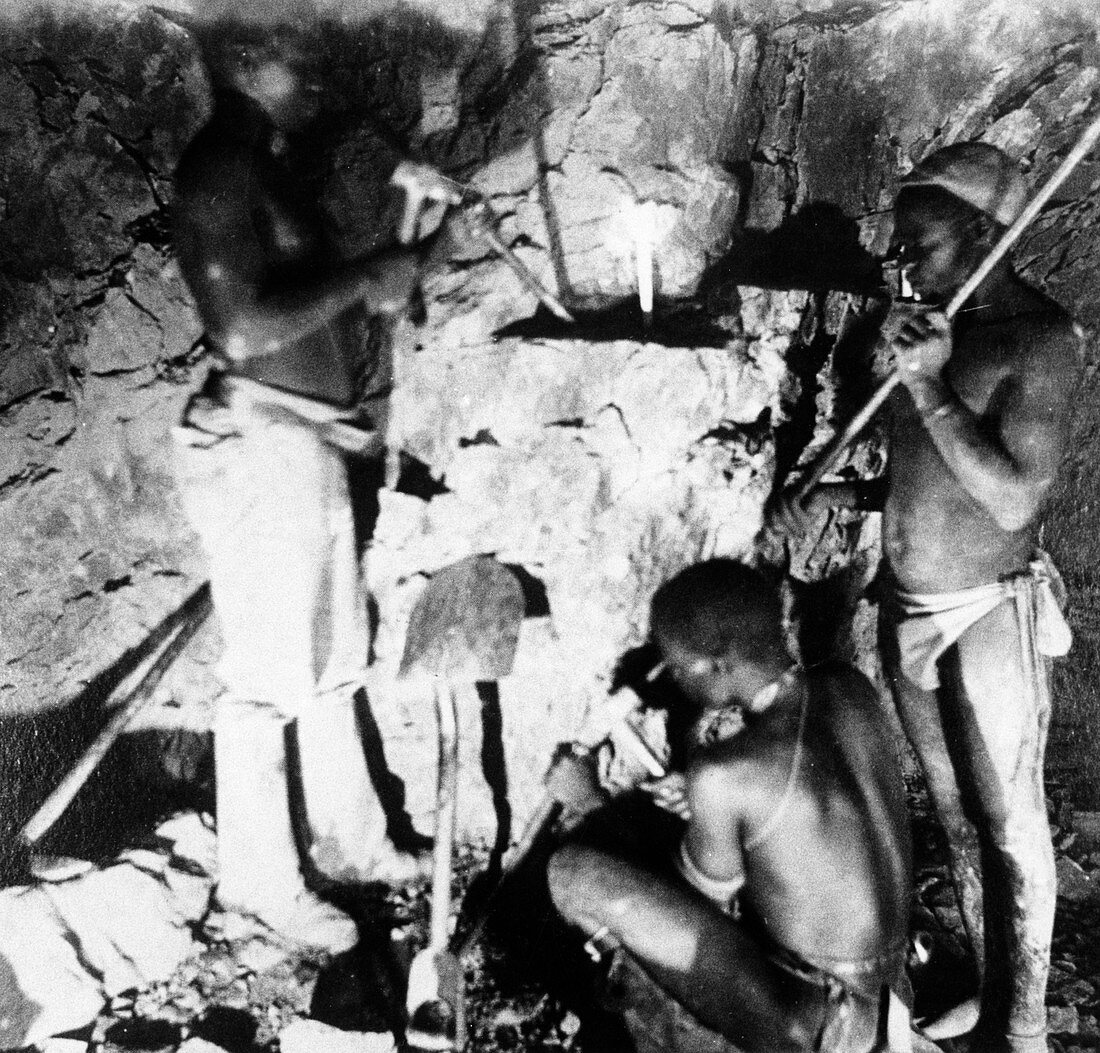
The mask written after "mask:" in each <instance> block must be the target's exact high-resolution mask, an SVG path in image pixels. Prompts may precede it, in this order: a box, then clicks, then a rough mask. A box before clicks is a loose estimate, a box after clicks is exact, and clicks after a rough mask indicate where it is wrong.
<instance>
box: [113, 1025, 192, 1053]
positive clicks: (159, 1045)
mask: <svg viewBox="0 0 1100 1053" xmlns="http://www.w3.org/2000/svg"><path fill="white" fill-rule="evenodd" d="M182 1040H183V1033H182V1029H181V1028H180V1025H179V1024H171V1023H169V1022H168V1021H167V1020H146V1019H143V1018H142V1017H133V1018H132V1019H130V1020H119V1021H116V1022H115V1023H113V1024H112V1025H111V1026H110V1027H109V1028H107V1033H106V1034H105V1035H104V1036H103V1043H102V1046H101V1048H102V1049H104V1050H112V1049H134V1050H141V1051H142V1053H157V1051H159V1050H169V1049H175V1048H176V1047H177V1046H178V1045H179V1044H180V1042H181V1041H182Z"/></svg>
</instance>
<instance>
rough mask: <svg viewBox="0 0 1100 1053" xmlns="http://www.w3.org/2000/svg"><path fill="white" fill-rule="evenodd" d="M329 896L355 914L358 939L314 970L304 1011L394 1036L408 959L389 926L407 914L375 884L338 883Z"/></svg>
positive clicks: (401, 1018) (401, 1015)
mask: <svg viewBox="0 0 1100 1053" xmlns="http://www.w3.org/2000/svg"><path fill="white" fill-rule="evenodd" d="M333 899H334V900H335V901H337V902H338V903H339V905H340V906H341V907H342V908H343V909H344V910H346V911H347V912H348V913H349V914H350V915H351V916H352V917H353V918H354V919H355V921H356V923H357V924H358V926H359V942H358V944H356V946H355V947H353V948H352V949H351V950H350V951H347V952H346V953H344V954H341V955H338V956H337V957H335V958H334V959H333V960H332V961H331V962H330V963H329V964H328V965H326V966H325V967H324V968H323V969H322V970H321V972H320V973H319V974H318V977H317V983H316V985H315V986H314V988H313V996H312V999H311V1001H310V1016H312V1017H313V1018H314V1019H315V1020H320V1021H321V1022H322V1023H325V1024H329V1025H330V1026H332V1027H338V1028H340V1029H341V1030H344V1031H391V1032H393V1034H394V1035H395V1036H396V1037H397V1038H398V1040H399V1041H400V1040H401V1038H402V1036H403V1033H404V1028H405V988H406V984H407V974H408V965H409V963H408V962H407V961H405V960H404V958H403V957H402V955H401V953H400V945H398V944H395V942H394V941H393V940H392V939H391V937H390V932H391V929H392V928H393V927H394V926H399V925H405V924H407V923H408V922H409V918H408V917H407V916H404V915H402V914H400V913H399V912H398V911H397V909H396V908H395V905H394V903H393V902H392V901H390V900H388V899H387V898H386V895H385V893H384V892H383V891H380V890H375V889H367V888H361V889H343V890H340V892H339V893H336V894H334V895H333ZM230 1053H235V1051H232V1050H231V1051H230Z"/></svg>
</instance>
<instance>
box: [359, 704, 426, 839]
mask: <svg viewBox="0 0 1100 1053" xmlns="http://www.w3.org/2000/svg"><path fill="white" fill-rule="evenodd" d="M355 716H356V719H357V721H358V723H359V734H360V736H361V738H362V741H363V754H364V756H365V757H366V761H367V771H368V772H369V773H370V777H371V782H372V783H373V784H374V789H375V791H376V792H377V793H378V799H379V800H380V801H381V803H382V810H383V811H384V812H385V813H386V829H387V832H388V833H389V836H390V840H391V841H393V843H394V844H395V845H396V846H397V847H398V848H399V849H404V850H406V851H417V850H419V849H423V848H427V847H429V846H430V845H431V838H430V837H426V836H425V835H424V834H421V833H419V832H418V831H417V829H416V828H415V827H414V826H413V822H412V818H411V816H410V815H409V813H408V811H407V810H406V808H405V799H406V794H405V783H404V780H403V779H402V778H401V777H400V776H399V775H397V774H396V773H395V772H394V771H393V770H392V769H391V768H390V766H389V763H388V761H387V760H386V747H385V743H384V742H383V741H382V732H381V731H380V730H379V728H378V723H377V721H376V720H375V719H374V713H373V712H372V711H371V707H370V699H369V698H368V697H367V692H366V690H364V689H362V688H360V689H359V690H358V691H357V692H356V693H355Z"/></svg>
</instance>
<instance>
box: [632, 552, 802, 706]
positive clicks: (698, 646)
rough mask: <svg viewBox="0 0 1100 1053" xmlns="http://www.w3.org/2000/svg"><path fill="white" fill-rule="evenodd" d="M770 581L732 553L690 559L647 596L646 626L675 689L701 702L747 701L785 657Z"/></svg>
mask: <svg viewBox="0 0 1100 1053" xmlns="http://www.w3.org/2000/svg"><path fill="white" fill-rule="evenodd" d="M781 621H782V606H781V604H780V601H779V595H778V592H777V591H776V589H775V587H774V586H773V585H771V584H770V583H769V582H768V581H767V580H766V579H765V578H764V577H763V575H761V574H759V573H758V572H757V571H755V570H753V569H751V568H750V567H746V566H744V565H743V564H741V563H737V562H735V561H734V560H731V559H712V560H707V561H706V562H704V563H696V564H695V565H694V566H691V567H688V568H687V569H686V570H683V571H681V572H680V573H679V574H677V575H676V576H675V577H674V578H671V579H670V580H669V581H667V582H665V583H664V584H663V585H662V586H661V587H660V588H659V589H658V590H657V592H656V594H655V595H654V597H653V603H652V611H651V617H650V628H651V631H652V633H653V636H654V637H655V639H656V641H657V643H658V645H659V646H660V648H661V651H662V654H663V655H664V658H665V662H666V663H667V665H668V668H669V671H670V672H671V673H672V675H673V677H674V678H675V679H676V682H677V684H678V685H679V686H680V688H681V690H682V691H683V692H684V694H685V695H687V697H688V698H690V699H691V700H692V701H694V702H697V703H698V704H700V705H703V706H710V707H714V706H721V705H725V704H726V703H728V702H730V701H734V700H742V701H747V700H748V698H749V697H751V695H752V693H753V692H754V691H755V690H756V689H757V688H758V687H759V686H761V685H760V681H761V679H764V680H765V681H766V680H767V679H768V678H769V677H770V676H771V675H772V674H773V673H774V671H775V670H777V669H778V670H781V669H783V668H784V667H785V666H786V664H787V663H788V662H789V661H790V658H789V656H788V654H787V651H786V647H785V645H784V643H783V634H782V628H781V624H780V623H781Z"/></svg>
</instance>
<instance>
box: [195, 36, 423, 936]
mask: <svg viewBox="0 0 1100 1053" xmlns="http://www.w3.org/2000/svg"><path fill="white" fill-rule="evenodd" d="M272 22H274V19H272V20H269V22H268V24H263V25H255V24H244V23H242V22H238V21H234V20H233V19H232V18H221V19H218V20H215V21H211V22H209V23H207V24H206V25H205V27H204V29H203V30H202V32H201V39H200V44H201V47H202V54H203V58H204V60H205V63H206V66H207V69H208V71H209V74H210V78H211V81H212V83H213V87H214V108H213V114H212V116H211V118H210V120H209V123H207V124H206V126H205V127H204V128H202V130H201V131H200V132H199V133H198V134H197V136H196V137H195V139H194V141H193V142H192V143H191V145H190V146H189V148H188V149H187V151H186V153H185V155H184V157H183V158H182V160H181V162H180V165H179V170H178V172H177V193H178V196H177V203H176V247H177V252H178V258H179V262H180V266H181V268H182V271H183V275H184V277H185V279H186V281H187V283H188V285H189V287H190V289H191V292H192V294H193V296H194V298H195V304H196V306H197V309H198V312H199V315H200V316H201V319H202V322H203V325H204V326H205V329H206V334H207V339H208V342H209V344H210V346H211V348H212V349H213V351H214V357H215V359H216V365H215V366H214V368H213V370H212V371H211V373H210V375H209V378H208V379H207V381H206V383H205V384H204V386H203V387H202V389H201V391H199V392H198V393H197V394H196V395H195V396H194V397H193V398H192V399H191V401H190V404H189V405H188V407H187V410H186V412H185V414H184V418H183V421H182V424H181V426H180V427H179V429H177V431H178V437H179V439H180V442H179V470H180V487H181V492H182V496H183V501H184V504H185V507H186V509H187V511H188V513H189V515H190V517H191V519H192V521H193V523H194V525H195V527H196V529H197V531H198V533H199V535H200V537H201V539H202V542H203V544H204V546H205V548H206V551H207V554H208V556H209V560H210V568H211V581H212V587H213V595H214V601H215V606H216V610H217V613H218V615H219V620H220V623H221V627H222V631H223V634H224V638H225V653H224V659H223V662H222V666H221V672H222V675H223V679H224V681H225V684H226V687H227V695H226V697H225V698H223V699H222V700H221V701H220V703H219V707H218V711H217V714H216V721H215V761H216V789H217V811H218V851H219V860H218V861H219V884H218V892H217V895H218V899H219V900H220V902H221V905H222V906H223V907H224V908H226V910H227V911H228V912H230V917H231V918H236V919H237V920H238V921H240V922H243V923H244V924H245V925H246V926H248V925H251V924H252V922H253V921H258V922H260V923H262V925H264V926H266V927H268V928H269V929H270V930H273V931H274V932H275V933H277V934H278V935H280V936H281V937H283V938H284V939H286V940H288V941H290V942H292V943H294V944H298V945H301V946H303V947H307V948H315V949H319V950H324V951H331V952H337V951H340V950H343V949H345V948H347V947H350V946H351V945H352V944H353V943H354V942H355V939H356V932H355V926H354V924H353V923H352V921H351V919H350V918H349V917H348V916H347V915H346V914H345V913H343V912H342V911H340V910H338V909H336V907H334V906H332V905H330V904H329V903H328V902H326V901H325V900H323V899H321V898H319V897H318V896H317V895H316V894H314V892H313V891H311V890H309V889H307V886H306V882H305V879H304V874H306V873H314V872H316V873H318V874H319V875H320V876H322V877H327V878H328V879H331V880H332V881H335V882H367V881H384V882H401V881H406V880H410V879H413V878H415V877H417V876H420V875H421V873H422V871H423V869H424V864H425V863H426V860H424V859H422V858H420V857H419V856H417V855H413V854H408V853H405V852H401V851H397V850H396V849H395V847H394V845H393V844H392V843H391V842H390V841H389V839H388V836H387V830H386V818H385V815H384V812H383V809H382V806H381V803H380V801H379V798H378V795H377V793H376V791H375V788H374V786H373V785H372V783H371V780H370V777H369V774H368V771H367V768H366V765H365V763H364V753H363V747H362V741H361V737H360V734H359V728H358V725H357V715H356V699H357V695H358V696H359V697H360V698H361V697H362V695H361V689H362V684H363V677H364V671H365V666H366V662H367V653H368V631H367V624H366V607H365V603H364V600H365V597H364V595H363V594H362V592H361V584H360V572H359V564H358V560H357V554H356V542H355V537H354V532H353V519H352V507H351V504H350V500H349V490H348V483H347V479H346V473H345V462H344V453H343V451H342V449H341V447H345V448H346V447H348V446H354V445H356V444H357V443H358V442H360V441H361V440H362V441H365V443H366V445H369V440H370V438H371V435H370V432H369V428H368V430H367V431H363V430H362V429H361V428H359V427H358V426H357V420H356V413H355V399H356V394H357V392H356V389H355V382H354V377H355V370H356V369H357V368H360V367H361V364H362V353H363V347H364V342H365V339H366V335H367V333H368V330H369V326H370V323H371V316H372V315H379V314H381V315H386V314H391V315H392V314H394V313H396V312H400V311H402V310H403V309H404V308H405V306H406V304H407V302H408V300H409V297H410V293H411V291H412V290H413V288H414V285H415V283H416V280H417V273H418V267H417V262H416V259H415V257H414V256H413V255H412V254H411V253H410V252H409V251H406V250H402V249H398V250H391V251H386V252H383V253H381V254H378V255H374V256H371V257H370V258H367V259H361V260H356V261H353V262H339V261H338V259H337V257H336V254H335V253H334V251H333V248H332V245H331V244H330V243H329V241H328V239H327V237H326V228H325V225H324V223H323V221H322V215H321V212H320V209H319V207H318V203H317V201H316V199H315V197H314V196H311V193H310V191H309V188H308V185H307V183H306V181H305V178H304V177H303V176H302V175H300V172H301V171H302V170H303V169H302V167H301V166H300V162H301V161H302V160H303V158H302V157H301V156H300V153H299V145H298V144H300V143H301V142H302V141H303V140H302V139H301V137H300V136H301V133H302V132H303V131H304V130H305V129H306V128H307V126H309V125H310V123H311V122H312V121H313V119H314V117H315V116H316V115H317V112H318V94H317V91H316V88H317V84H316V79H315V74H316V72H317V68H318V62H319V57H320V52H319V48H318V46H317V43H316V41H315V39H314V37H313V35H312V32H313V31H312V30H311V29H310V28H309V26H308V24H305V23H296V22H293V21H291V20H289V19H288V20H287V21H285V22H280V23H275V24H272ZM304 160H306V161H309V160H311V158H309V157H306V158H304ZM358 423H359V424H361V423H362V422H361V421H360V422H358ZM292 801H294V802H299V801H300V805H301V807H300V809H299V808H298V806H297V803H296V806H295V809H294V810H293V812H292V808H291V803H292ZM300 818H301V819H304V826H305V832H304V835H303V836H300V837H299V838H298V840H296V837H295V831H296V829H298V832H299V834H302V831H301V830H300V829H299V828H300V827H301V826H302V825H303V824H302V822H300V821H299V820H300ZM299 841H303V842H304V844H303V848H302V852H303V853H304V854H302V855H300V850H299V847H298V842H299Z"/></svg>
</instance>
